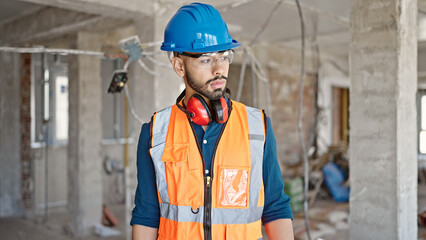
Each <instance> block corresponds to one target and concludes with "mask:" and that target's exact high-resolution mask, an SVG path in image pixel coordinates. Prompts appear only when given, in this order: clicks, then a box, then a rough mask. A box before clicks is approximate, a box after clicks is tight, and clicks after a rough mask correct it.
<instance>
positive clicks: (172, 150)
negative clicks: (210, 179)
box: [161, 144, 188, 162]
mask: <svg viewBox="0 0 426 240" xmlns="http://www.w3.org/2000/svg"><path fill="white" fill-rule="evenodd" d="M161 160H162V161H163V162H182V161H187V160H188V144H171V145H166V146H165V147H164V152H163V157H162V158H161Z"/></svg>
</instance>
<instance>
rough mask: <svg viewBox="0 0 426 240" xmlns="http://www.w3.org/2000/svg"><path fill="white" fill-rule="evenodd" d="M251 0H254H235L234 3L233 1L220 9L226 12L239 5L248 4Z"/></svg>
mask: <svg viewBox="0 0 426 240" xmlns="http://www.w3.org/2000/svg"><path fill="white" fill-rule="evenodd" d="M249 2H253V0H242V1H238V2H234V3H231V4H230V5H229V6H226V7H224V8H222V9H220V11H221V12H226V11H228V10H229V9H232V8H236V7H239V6H241V5H244V4H247V3H249Z"/></svg>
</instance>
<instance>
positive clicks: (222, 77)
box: [206, 75, 228, 84]
mask: <svg viewBox="0 0 426 240" xmlns="http://www.w3.org/2000/svg"><path fill="white" fill-rule="evenodd" d="M219 79H225V80H226V81H228V78H227V77H225V76H223V75H220V76H216V77H214V78H212V79H210V80H208V81H207V82H206V84H210V83H211V82H213V81H216V80H219Z"/></svg>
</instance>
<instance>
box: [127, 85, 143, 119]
mask: <svg viewBox="0 0 426 240" xmlns="http://www.w3.org/2000/svg"><path fill="white" fill-rule="evenodd" d="M124 93H125V94H126V98H127V102H128V103H129V107H130V113H131V114H132V115H133V117H134V118H135V119H136V120H137V121H138V122H139V123H140V124H141V125H142V124H143V120H142V118H141V117H139V115H138V114H137V113H136V112H135V109H134V108H133V103H132V100H131V99H130V95H129V90H128V87H127V84H126V85H125V86H124Z"/></svg>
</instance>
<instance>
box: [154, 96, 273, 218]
mask: <svg viewBox="0 0 426 240" xmlns="http://www.w3.org/2000/svg"><path fill="white" fill-rule="evenodd" d="M240 105H241V104H240ZM241 106H243V105H241ZM172 110H173V107H169V108H166V109H164V110H162V111H160V112H158V113H156V114H155V115H154V117H153V129H152V130H153V136H152V146H153V147H152V148H151V149H150V153H151V157H152V160H153V163H154V168H155V173H156V183H157V188H158V193H159V197H160V199H159V200H160V215H161V217H162V218H166V219H169V220H173V221H176V222H195V223H201V222H203V215H204V211H203V210H204V209H203V206H199V209H198V210H197V213H196V214H195V213H193V211H194V210H192V206H181V205H180V206H177V205H172V204H170V201H169V193H168V186H167V177H166V170H165V163H164V161H162V157H163V152H164V149H165V142H166V138H167V132H168V127H169V119H170V116H171V112H172ZM245 110H246V112H247V121H248V131H249V135H248V136H247V137H248V139H249V145H250V158H251V161H250V164H251V166H250V168H251V170H250V187H249V196H250V197H249V203H248V207H247V208H232V207H229V208H212V224H248V223H253V222H256V221H259V220H260V219H261V217H262V213H263V205H261V206H258V203H259V196H260V189H261V188H262V179H263V178H262V163H263V148H264V141H265V132H264V131H265V129H264V122H263V114H262V112H261V111H260V110H259V109H255V108H251V107H246V106H245ZM173 111H176V110H173ZM177 111H180V110H177ZM233 111H237V110H236V109H235V108H234V109H233ZM233 115H235V114H231V116H230V118H232V117H236V116H233ZM191 137H192V136H191ZM203 171H204V169H203ZM216 177H218V176H216ZM214 194H215V193H213V195H214ZM262 197H263V195H262ZM262 202H263V201H262ZM191 210H192V211H191ZM243 216H245V217H243Z"/></svg>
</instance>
